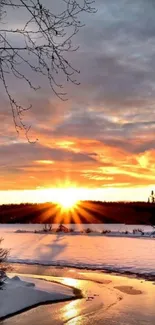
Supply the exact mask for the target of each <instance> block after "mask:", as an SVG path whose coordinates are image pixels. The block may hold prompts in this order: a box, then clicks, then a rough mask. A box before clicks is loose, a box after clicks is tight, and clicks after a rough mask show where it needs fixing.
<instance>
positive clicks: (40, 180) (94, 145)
mask: <svg viewBox="0 0 155 325" xmlns="http://www.w3.org/2000/svg"><path fill="white" fill-rule="evenodd" d="M42 1H43V3H45V4H46V6H47V7H48V6H50V5H51V4H52V5H53V6H54V5H55V4H56V6H57V7H56V10H60V8H61V0H59V2H55V1H54V0H52V1H51V0H42ZM95 7H96V9H97V13H96V14H87V15H86V14H84V15H83V16H82V19H83V21H84V23H85V26H84V27H83V28H81V29H80V31H79V33H78V34H77V35H76V37H75V38H74V42H75V44H76V45H79V46H80V48H79V49H78V50H77V51H76V52H73V53H69V54H68V57H67V58H68V59H69V60H70V62H71V63H72V64H73V66H74V67H75V68H77V69H79V70H80V74H79V75H77V76H76V77H77V80H78V81H79V82H80V85H79V86H75V85H72V84H70V83H69V84H67V85H66V84H65V90H66V91H67V98H68V100H67V101H65V102H64V101H62V100H60V99H59V98H57V97H56V96H55V95H54V93H53V92H52V90H51V89H50V87H49V85H48V83H47V81H46V79H45V78H43V77H41V76H38V75H36V76H31V75H30V77H32V78H34V81H35V82H39V84H41V89H40V90H39V91H36V92H35V91H32V90H30V89H29V87H27V85H26V84H25V83H21V82H20V81H19V80H14V81H13V79H12V78H11V76H9V78H8V83H9V85H10V90H11V92H12V93H13V95H14V96H15V97H16V98H17V99H19V100H20V101H21V102H24V103H26V104H32V108H31V110H30V111H28V112H26V114H25V117H24V118H25V120H26V122H27V123H28V124H30V125H31V131H30V132H29V137H30V139H31V140H32V141H34V140H35V139H38V141H37V142H35V143H33V144H30V143H28V141H27V139H26V138H25V137H24V135H23V134H22V133H21V134H19V136H18V135H17V133H16V131H15V128H14V124H13V121H12V113H11V109H10V106H9V102H8V99H7V96H6V94H5V91H4V88H3V85H2V83H0V98H1V100H0V203H6V202H21V201H22V202H23V201H31V202H32V201H49V200H53V199H54V197H55V195H56V193H57V191H58V190H61V189H63V188H64V189H66V188H68V187H69V188H74V190H75V189H76V195H77V196H78V197H79V198H80V199H94V200H112V201H113V200H146V201H147V199H148V196H149V194H150V193H151V190H155V173H154V171H155V19H154V15H155V3H154V1H152V0H148V1H146V0H136V1H133V0H130V1H127V0H110V1H109V0H96V1H95ZM9 14H10V16H9ZM9 14H8V17H9V18H8V17H6V18H5V19H6V21H7V19H8V21H9V24H10V25H11V26H14V27H16V28H18V27H20V26H22V19H23V17H22V15H19V12H16V11H14V14H13V15H12V14H11V13H9ZM17 41H19V42H20V40H17ZM24 69H25V67H23V71H24V72H26V71H25V70H24ZM58 193H59V194H57V195H60V191H59V192H58ZM61 195H63V194H61Z"/></svg>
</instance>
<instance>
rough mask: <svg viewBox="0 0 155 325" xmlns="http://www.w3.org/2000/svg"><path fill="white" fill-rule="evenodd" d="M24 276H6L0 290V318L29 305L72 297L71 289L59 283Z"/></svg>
mask: <svg viewBox="0 0 155 325" xmlns="http://www.w3.org/2000/svg"><path fill="white" fill-rule="evenodd" d="M28 280H29V281H27V278H26V277H24V276H20V277H18V276H12V277H10V276H9V277H7V279H6V281H5V285H4V286H3V290H0V319H1V318H3V317H6V316H8V315H12V314H15V313H17V312H19V311H21V310H24V309H27V308H29V307H32V306H35V305H38V304H41V303H45V302H52V301H59V300H62V301H63V300H66V299H71V298H73V297H74V294H73V290H72V289H71V288H69V287H66V286H63V285H61V284H56V283H52V282H47V281H43V280H38V279H35V278H31V277H29V278H28Z"/></svg>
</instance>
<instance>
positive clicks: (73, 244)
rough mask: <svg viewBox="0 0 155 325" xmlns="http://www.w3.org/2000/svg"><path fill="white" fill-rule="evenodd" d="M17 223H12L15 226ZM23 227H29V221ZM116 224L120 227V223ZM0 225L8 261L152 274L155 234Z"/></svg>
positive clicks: (153, 273)
mask: <svg viewBox="0 0 155 325" xmlns="http://www.w3.org/2000/svg"><path fill="white" fill-rule="evenodd" d="M34 226H35V229H36V225H34ZM34 226H33V227H34ZM82 226H83V225H82ZM102 226H103V227H104V228H106V229H107V226H105V225H102ZM112 226H113V225H112ZM14 227H15V226H14ZM21 227H22V226H21ZM21 227H19V225H18V226H17V225H16V228H18V229H19V228H20V229H21ZM24 227H26V228H25V229H27V230H28V229H29V230H30V227H31V228H32V226H31V225H25V226H24ZM109 227H110V226H109ZM113 227H114V226H113ZM117 227H119V228H121V229H122V231H123V225H117ZM125 227H128V228H129V227H131V226H125ZM132 227H133V226H132ZM141 228H142V229H143V230H144V228H145V227H141ZM150 228H151V227H150ZM0 229H1V230H0V237H3V238H4V241H3V246H4V247H6V248H8V249H10V256H9V260H10V261H11V262H18V263H27V264H42V265H57V266H70V267H71V266H72V267H79V268H89V269H100V270H101V269H103V270H112V271H118V272H131V273H139V274H141V273H144V274H150V275H155V259H154V256H155V238H124V237H123V238H121V237H106V236H103V235H97V234H96V235H94V234H93V235H91V234H90V235H71V234H34V233H14V232H13V231H14V230H15V228H14V229H12V231H11V226H9V225H7V226H5V227H4V226H1V227H0ZM147 231H149V230H148V228H147Z"/></svg>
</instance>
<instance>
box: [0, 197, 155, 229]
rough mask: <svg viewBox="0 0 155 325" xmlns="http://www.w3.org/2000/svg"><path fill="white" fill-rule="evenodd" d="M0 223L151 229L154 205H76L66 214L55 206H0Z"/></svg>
mask: <svg viewBox="0 0 155 325" xmlns="http://www.w3.org/2000/svg"><path fill="white" fill-rule="evenodd" d="M0 223H41V224H46V223H47V224H54V223H63V224H68V223H72V224H75V223H83V224H89V223H94V224H95V223H126V224H152V225H155V204H154V203H153V202H152V203H149V202H101V201H80V202H78V204H77V205H76V206H75V207H74V208H73V209H70V210H67V209H66V210H65V209H62V208H61V207H60V205H58V204H56V203H51V202H50V203H49V202H47V203H34V204H32V203H26V204H25V203H24V204H23V203H22V204H8V205H1V206H0Z"/></svg>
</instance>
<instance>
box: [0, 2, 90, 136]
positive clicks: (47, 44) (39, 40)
mask: <svg viewBox="0 0 155 325" xmlns="http://www.w3.org/2000/svg"><path fill="white" fill-rule="evenodd" d="M62 4H63V5H65V9H64V10H63V11H62V12H60V13H59V14H54V13H53V12H51V11H50V9H48V8H46V6H45V5H44V4H43V2H41V0H0V27H1V28H0V79H1V81H2V84H3V86H4V89H5V92H6V94H7V96H8V99H9V101H10V106H11V109H12V115H13V120H14V123H15V128H16V130H17V132H19V130H20V129H22V130H24V131H25V134H26V135H27V137H28V131H29V129H30V127H29V126H27V125H26V124H24V122H23V116H22V115H23V112H24V111H25V110H29V109H30V108H31V106H30V107H24V106H23V105H20V104H18V102H17V101H16V99H15V98H14V96H13V95H12V94H11V90H10V88H9V86H8V81H7V80H8V79H7V78H8V76H10V74H11V75H13V76H14V77H15V78H18V79H21V80H23V81H25V82H26V83H27V84H28V86H29V87H30V88H31V89H33V90H35V91H37V90H38V89H39V88H40V86H39V85H35V84H34V83H33V82H32V81H31V78H30V77H29V75H27V74H26V73H24V72H22V67H23V65H24V66H26V67H27V68H28V71H32V72H34V73H38V74H40V75H43V76H45V77H47V79H48V81H49V85H50V87H51V89H52V91H53V92H54V94H55V95H56V96H57V97H58V98H60V99H61V100H63V101H64V100H67V97H66V93H65V92H64V90H63V85H62V84H61V83H60V82H59V81H58V80H59V79H60V78H61V76H65V78H66V80H67V81H69V82H71V83H73V84H75V85H79V83H78V81H77V80H76V78H75V77H74V76H75V74H78V73H79V71H78V70H77V69H76V68H75V67H73V66H72V64H71V63H70V62H69V61H68V60H67V58H66V54H67V53H68V52H75V51H76V50H77V49H78V46H77V47H75V46H73V41H72V39H73V37H74V36H75V35H76V34H77V33H78V32H79V29H80V28H82V27H83V26H84V24H83V23H82V22H81V20H80V14H81V13H82V12H87V13H95V12H96V10H95V8H94V7H93V5H94V1H91V0H62ZM9 8H11V9H12V10H14V11H17V12H20V11H21V10H22V12H24V15H25V17H26V19H25V21H24V23H23V25H22V27H21V28H13V27H11V26H10V25H8V26H9V27H6V28H5V19H6V17H7V13H8V9H9ZM15 39H16V40H17V41H18V42H19V43H20V45H19V46H17V45H16V44H15ZM59 76H60V77H59Z"/></svg>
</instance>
